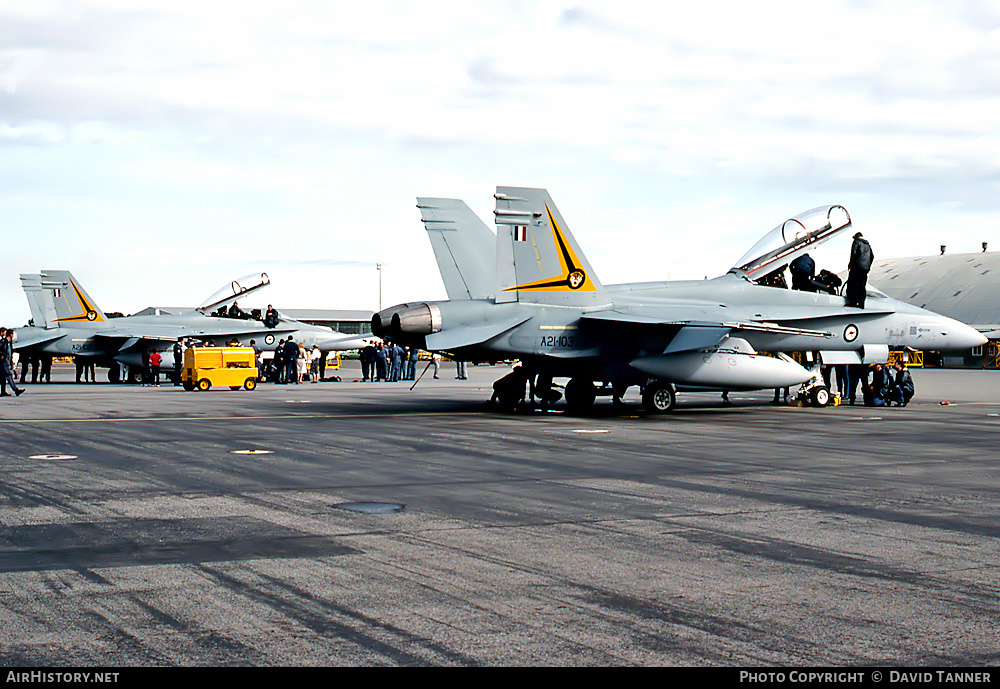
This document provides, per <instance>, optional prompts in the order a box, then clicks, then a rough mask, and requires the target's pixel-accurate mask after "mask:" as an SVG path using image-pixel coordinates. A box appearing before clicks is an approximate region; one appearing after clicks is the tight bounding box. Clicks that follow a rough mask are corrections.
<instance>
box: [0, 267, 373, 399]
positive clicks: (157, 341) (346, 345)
mask: <svg viewBox="0 0 1000 689" xmlns="http://www.w3.org/2000/svg"><path fill="white" fill-rule="evenodd" d="M268 284H270V280H269V279H268V277H267V275H266V274H263V273H262V274H259V275H254V276H248V278H241V279H239V280H234V281H233V282H232V283H231V284H230V285H229V286H228V287H226V288H223V289H222V290H220V291H219V292H217V293H216V294H215V295H213V296H212V297H211V298H210V299H209V300H208V301H206V302H205V303H204V304H202V305H201V306H199V307H198V308H197V309H194V310H192V311H189V312H187V313H181V314H175V315H167V314H161V315H146V316H126V317H123V318H108V317H107V316H106V315H105V314H104V312H103V311H102V310H101V309H100V307H98V306H97V303H96V302H95V301H94V300H93V299H91V298H90V295H89V294H87V292H86V291H85V290H84V289H83V287H82V286H81V285H80V283H79V281H78V280H77V279H76V278H74V277H73V275H72V274H70V272H69V271H66V270H47V271H43V272H41V273H39V274H35V275H21V285H22V287H23V288H24V293H25V296H26V297H27V299H28V305H29V307H30V309H31V317H32V322H33V323H34V325H33V326H28V327H23V328H17V329H16V330H15V335H16V340H15V343H14V349H16V350H17V351H20V352H24V353H29V354H42V355H55V356H65V355H73V356H77V357H81V358H84V359H90V360H92V361H93V362H94V363H95V364H97V365H100V366H107V367H109V370H108V378H109V379H110V380H112V381H113V382H117V380H118V373H119V367H118V366H117V365H115V362H120V363H124V364H127V365H128V366H129V370H130V372H132V373H131V375H130V377H135V376H136V375H138V374H140V373H141V371H142V368H143V355H144V352H146V351H152V350H156V351H158V352H160V354H161V355H162V357H163V364H162V365H163V367H164V369H169V368H170V367H171V366H172V365H173V351H172V345H173V343H174V342H176V341H177V339H178V338H182V337H183V338H189V337H190V338H192V339H193V340H195V341H202V342H205V341H208V340H216V341H217V342H218V344H220V345H222V344H224V343H226V342H230V341H232V340H238V341H239V342H240V344H241V345H244V346H247V345H249V343H250V340H255V341H256V342H257V344H258V346H260V347H261V348H262V349H265V350H266V349H267V348H268V347H272V346H273V345H274V344H275V343H276V342H277V341H278V339H279V338H287V337H288V336H289V335H291V336H292V337H293V339H294V340H295V341H296V342H301V343H302V344H303V345H305V347H307V348H309V349H311V348H312V346H313V345H314V344H315V345H319V348H320V351H322V352H323V353H324V354H326V353H328V352H332V351H345V350H350V349H359V348H361V347H364V346H365V344H367V342H368V338H367V336H365V335H359V336H357V335H346V334H344V333H341V332H337V331H336V330H333V329H331V328H327V327H325V326H318V325H309V324H307V323H302V322H300V321H296V320H293V319H291V318H284V317H279V318H278V319H277V322H274V323H272V324H270V325H268V324H265V323H264V322H263V321H261V320H258V319H256V318H253V317H250V316H249V315H247V314H243V316H245V317H240V316H238V315H237V313H236V311H235V310H234V309H230V310H229V311H227V310H226V306H227V305H230V304H234V303H236V301H237V300H238V299H241V298H243V297H245V296H247V295H249V294H251V293H252V292H255V291H257V290H259V289H261V288H263V287H266V286H267V285H268ZM230 311H232V312H233V313H232V316H226V317H221V316H219V315H212V314H213V313H215V314H219V313H222V312H226V313H229V312H230ZM135 379H136V380H138V378H135Z"/></svg>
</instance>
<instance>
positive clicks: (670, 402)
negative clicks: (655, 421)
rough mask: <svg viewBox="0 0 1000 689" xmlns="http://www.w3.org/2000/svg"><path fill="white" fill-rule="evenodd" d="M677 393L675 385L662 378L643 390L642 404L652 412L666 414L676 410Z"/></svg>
mask: <svg viewBox="0 0 1000 689" xmlns="http://www.w3.org/2000/svg"><path fill="white" fill-rule="evenodd" d="M676 404H677V393H676V392H675V391H674V386H673V385H671V384H670V383H667V382H664V381H662V380H654V381H653V382H651V383H650V384H649V385H647V386H646V387H645V389H644V390H643V391H642V406H643V407H645V408H646V411H648V412H649V413H650V414H666V413H668V412H671V411H673V410H674V406H675V405H676Z"/></svg>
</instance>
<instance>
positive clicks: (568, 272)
mask: <svg viewBox="0 0 1000 689" xmlns="http://www.w3.org/2000/svg"><path fill="white" fill-rule="evenodd" d="M495 196H496V210H495V211H494V214H495V215H496V223H497V250H496V258H497V268H496V275H497V286H496V300H497V301H498V302H507V301H521V302H526V303H537V304H553V305H561V306H598V305H603V304H606V303H607V302H608V299H607V296H606V294H605V292H604V287H603V286H602V285H601V282H600V280H598V279H597V275H595V274H594V270H593V268H591V266H590V262H589V261H587V258H586V256H584V255H583V251H581V250H580V246H579V245H578V244H577V242H576V239H575V238H574V237H573V235H572V233H571V232H570V231H569V227H567V225H566V221H565V220H563V217H562V215H560V213H559V210H558V209H557V208H556V205H555V203H553V201H552V197H550V196H549V192H548V191H546V190H545V189H528V188H523V187H497V192H496V195H495Z"/></svg>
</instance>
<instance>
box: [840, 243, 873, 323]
mask: <svg viewBox="0 0 1000 689" xmlns="http://www.w3.org/2000/svg"><path fill="white" fill-rule="evenodd" d="M874 260H875V254H874V253H872V248H871V246H870V245H869V244H868V241H867V240H866V239H865V238H864V237H862V236H861V233H860V232H857V233H855V235H854V243H853V244H851V260H850V261H849V262H848V264H847V288H846V290H847V295H846V296H847V305H848V306H853V307H856V308H859V309H863V308H865V290H866V288H867V286H868V271H869V270H871V268H872V262H873V261H874Z"/></svg>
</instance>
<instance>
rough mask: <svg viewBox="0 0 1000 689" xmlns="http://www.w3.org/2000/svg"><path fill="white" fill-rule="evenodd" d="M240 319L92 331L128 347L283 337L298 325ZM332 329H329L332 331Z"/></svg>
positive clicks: (104, 338)
mask: <svg viewBox="0 0 1000 689" xmlns="http://www.w3.org/2000/svg"><path fill="white" fill-rule="evenodd" d="M241 322H242V321H240V320H238V319H233V327H229V325H228V324H227V325H225V326H222V325H216V324H206V325H205V326H204V327H200V326H198V325H197V324H195V325H192V326H190V327H185V328H181V327H179V326H173V325H149V324H145V325H142V326H124V327H118V328H106V329H104V330H100V331H98V332H96V333H94V337H97V338H99V339H103V340H123V341H126V342H127V343H128V346H127V347H125V348H129V347H132V346H135V345H136V344H138V343H140V342H175V341H176V340H177V338H179V337H192V338H194V339H196V340H204V339H205V338H209V337H214V338H227V337H241V336H254V335H259V336H263V335H274V336H276V337H284V336H286V335H291V334H293V333H296V332H298V331H299V328H298V327H284V328H268V329H267V330H266V331H262V330H260V329H259V328H241V327H238V326H239V324H240V323H241ZM332 332H333V331H331V333H332Z"/></svg>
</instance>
